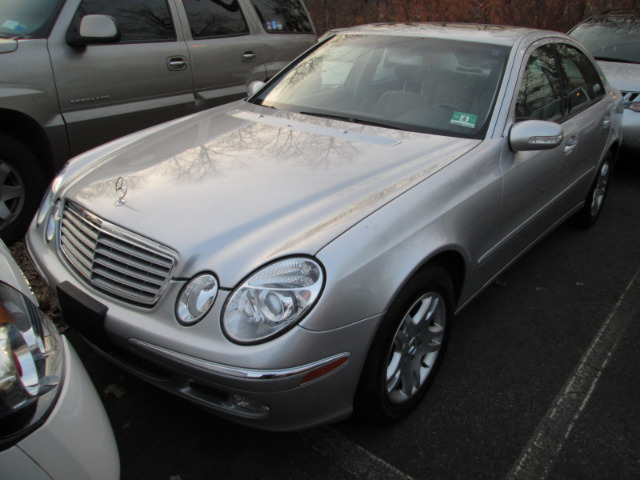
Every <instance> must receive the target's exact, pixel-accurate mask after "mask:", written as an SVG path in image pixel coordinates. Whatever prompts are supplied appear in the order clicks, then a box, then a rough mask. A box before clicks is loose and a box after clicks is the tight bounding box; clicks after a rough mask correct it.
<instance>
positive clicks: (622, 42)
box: [570, 16, 640, 63]
mask: <svg viewBox="0 0 640 480" xmlns="http://www.w3.org/2000/svg"><path fill="white" fill-rule="evenodd" d="M570 35H571V36H572V37H573V38H575V39H576V40H578V41H579V42H581V43H582V44H583V45H584V46H585V47H587V49H588V50H589V52H591V55H593V56H594V57H595V58H597V59H598V60H605V61H606V60H608V61H617V62H630V63H640V17H632V16H625V17H623V16H619V17H600V18H598V20H597V21H593V22H589V23H583V24H582V25H579V26H578V27H577V28H576V29H575V30H573V31H572V32H571V33H570Z"/></svg>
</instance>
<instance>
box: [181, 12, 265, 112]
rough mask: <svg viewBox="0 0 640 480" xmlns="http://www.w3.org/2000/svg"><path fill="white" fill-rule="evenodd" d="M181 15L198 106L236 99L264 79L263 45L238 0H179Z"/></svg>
mask: <svg viewBox="0 0 640 480" xmlns="http://www.w3.org/2000/svg"><path fill="white" fill-rule="evenodd" d="M177 3H178V7H179V8H180V5H181V6H182V7H183V10H181V15H182V18H183V22H182V23H183V25H185V26H186V27H185V29H184V30H185V36H186V43H187V47H188V49H189V58H190V62H191V68H192V71H193V85H194V92H195V97H196V106H197V108H198V109H202V108H209V107H213V106H216V105H221V104H223V103H227V102H230V101H233V100H237V99H240V98H243V97H246V95H247V85H248V84H249V83H251V82H252V81H254V80H265V78H266V70H265V66H264V54H263V49H262V47H261V45H260V43H259V41H258V40H257V37H255V36H253V35H251V31H250V29H249V24H248V22H247V18H246V16H245V13H244V12H243V10H242V8H241V6H240V3H239V1H238V0H206V1H204V0H203V1H201V0H182V1H181V2H177Z"/></svg>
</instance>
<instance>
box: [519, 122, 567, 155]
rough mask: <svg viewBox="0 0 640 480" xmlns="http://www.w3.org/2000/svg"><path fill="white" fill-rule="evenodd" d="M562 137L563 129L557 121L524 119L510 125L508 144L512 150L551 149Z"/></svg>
mask: <svg viewBox="0 0 640 480" xmlns="http://www.w3.org/2000/svg"><path fill="white" fill-rule="evenodd" d="M563 138H564V130H563V129H562V126H561V125H558V124H557V123H553V122H546V121H543V120H526V121H524V122H519V123H516V124H515V125H513V126H512V127H511V130H510V131H509V146H510V147H511V150H513V151H514V152H524V151H528V150H551V149H552V148H556V147H557V146H558V145H560V144H561V143H562V139H563Z"/></svg>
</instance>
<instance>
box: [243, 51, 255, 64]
mask: <svg viewBox="0 0 640 480" xmlns="http://www.w3.org/2000/svg"><path fill="white" fill-rule="evenodd" d="M242 61H243V62H244V63H251V62H255V61H256V54H255V53H253V52H252V51H251V50H245V51H244V52H242Z"/></svg>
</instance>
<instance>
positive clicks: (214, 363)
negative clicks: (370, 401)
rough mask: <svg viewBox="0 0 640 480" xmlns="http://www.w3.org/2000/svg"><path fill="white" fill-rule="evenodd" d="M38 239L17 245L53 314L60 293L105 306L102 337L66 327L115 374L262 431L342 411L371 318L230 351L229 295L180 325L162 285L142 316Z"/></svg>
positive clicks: (347, 410) (80, 318) (173, 289)
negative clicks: (224, 316)
mask: <svg viewBox="0 0 640 480" xmlns="http://www.w3.org/2000/svg"><path fill="white" fill-rule="evenodd" d="M39 233H40V232H39V231H37V230H36V229H35V228H31V229H30V230H29V232H28V233H27V237H26V243H27V248H28V251H29V254H30V256H31V258H32V261H33V263H34V265H35V266H36V268H37V269H38V270H39V272H40V274H41V275H42V277H43V278H44V279H45V281H47V283H48V284H49V286H50V287H51V286H61V285H64V286H65V288H66V290H64V291H63V292H53V293H54V294H59V293H61V296H60V300H63V301H62V302H61V303H63V313H64V314H65V315H67V312H68V311H69V309H68V308H66V309H65V308H64V303H65V301H68V299H66V300H65V297H66V296H67V294H68V292H67V290H68V291H71V292H74V291H75V292H77V295H75V296H77V297H80V298H82V297H88V298H89V299H90V301H91V302H97V303H98V307H106V315H105V316H104V323H103V325H101V326H100V327H99V328H98V330H100V331H101V332H102V336H100V335H97V336H96V335H95V334H94V333H95V332H94V333H92V332H91V331H88V332H87V331H85V330H84V329H83V328H82V325H76V326H77V327H80V328H76V329H77V330H78V331H79V332H80V333H81V334H83V335H84V336H85V337H86V338H87V339H88V340H89V341H90V343H92V344H93V346H94V347H96V349H97V350H98V351H99V352H100V353H101V354H103V355H104V356H106V357H107V358H108V359H110V360H111V361H113V362H114V363H116V364H118V365H119V366H120V367H122V368H123V369H125V370H127V371H129V372H131V373H132V374H134V375H136V376H138V377H141V378H143V379H144V380H146V381H148V382H150V383H152V384H154V385H156V386H158V387H160V388H162V389H164V390H167V391H169V392H171V393H174V394H176V395H179V396H181V397H183V398H186V399H188V400H190V401H192V402H194V403H196V404H198V405H200V406H202V407H205V408H206V409H208V410H211V411H212V412H214V413H216V414H219V415H221V416H224V417H226V418H228V419H230V420H233V421H236V422H239V423H242V424H245V425H249V426H252V427H255V428H260V429H265V430H274V431H289V430H298V429H303V428H308V427H312V426H315V425H319V424H323V423H329V422H333V421H337V420H340V419H343V418H346V417H347V416H349V415H350V414H351V411H352V408H353V407H352V405H353V396H354V393H355V390H356V387H357V383H358V380H359V377H360V372H361V370H362V366H363V364H364V361H365V359H366V355H367V352H368V348H369V345H370V342H371V339H372V337H373V334H374V333H375V329H376V327H377V325H378V323H379V321H380V317H379V316H374V317H371V318H367V319H363V320H360V321H358V322H355V323H351V324H349V325H347V326H345V327H342V328H337V329H333V330H328V331H322V332H314V331H310V330H306V329H304V328H302V327H300V326H297V327H294V328H293V329H291V330H290V331H288V332H287V333H286V334H284V335H282V336H280V337H277V338H275V339H273V340H271V341H269V342H266V343H262V344H259V345H237V344H234V343H232V342H231V341H229V340H228V339H227V338H226V337H225V336H224V334H223V332H222V330H221V327H220V321H219V319H220V315H221V311H222V308H223V305H224V303H225V299H226V296H227V295H228V293H229V292H225V291H221V292H220V293H219V295H218V299H217V300H216V303H215V305H214V307H213V309H212V311H211V312H210V313H209V314H208V315H207V317H205V319H203V320H202V321H201V322H199V323H198V324H196V325H193V326H190V327H185V326H182V325H180V324H178V322H177V321H176V320H175V318H174V314H173V311H174V308H173V306H174V302H175V299H176V298H177V295H178V294H179V292H180V290H181V289H182V286H183V282H170V284H169V286H168V288H167V290H166V291H165V292H164V295H163V297H162V299H161V300H160V302H159V303H158V304H157V305H156V306H155V307H154V308H152V309H145V308H142V307H135V306H131V305H128V304H126V303H124V302H120V301H117V300H114V299H112V298H110V297H108V296H106V295H105V294H102V293H101V292H99V291H96V290H93V289H92V288H91V287H90V286H88V285H87V284H86V283H84V282H83V281H82V280H81V279H79V278H76V276H75V274H74V273H73V271H71V270H70V269H68V268H67V266H66V265H64V264H63V263H62V262H61V260H60V258H59V257H58V255H57V252H56V251H55V250H54V249H53V248H51V246H50V245H46V244H44V241H43V239H42V238H41V235H39ZM69 285H71V288H67V287H68V286H69ZM72 296H73V295H72ZM89 303H90V302H89ZM81 311H82V310H81ZM73 316H74V317H76V318H75V322H87V321H89V320H90V317H91V316H92V314H91V312H89V313H87V314H86V315H84V314H77V312H76V313H75V314H74V315H73ZM65 319H66V320H67V322H68V323H72V322H70V321H69V320H70V318H67V317H66V316H65ZM72 326H73V323H72Z"/></svg>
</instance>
